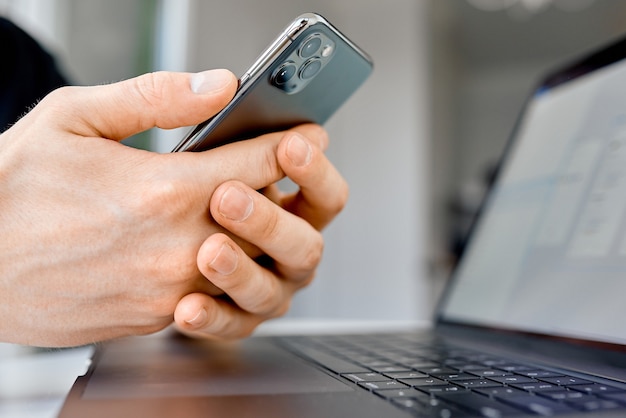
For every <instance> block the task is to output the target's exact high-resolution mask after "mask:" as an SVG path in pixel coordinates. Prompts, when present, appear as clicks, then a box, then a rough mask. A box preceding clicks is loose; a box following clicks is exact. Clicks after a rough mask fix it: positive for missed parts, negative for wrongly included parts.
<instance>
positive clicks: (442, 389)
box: [415, 384, 467, 395]
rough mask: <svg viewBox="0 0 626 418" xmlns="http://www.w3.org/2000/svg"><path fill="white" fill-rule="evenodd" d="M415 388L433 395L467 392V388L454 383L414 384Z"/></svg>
mask: <svg viewBox="0 0 626 418" xmlns="http://www.w3.org/2000/svg"><path fill="white" fill-rule="evenodd" d="M415 388H416V389H418V390H421V391H423V392H426V393H430V394H433V395H437V394H439V393H460V392H467V389H465V388H462V387H459V386H456V385H452V384H447V385H437V386H416V387H415Z"/></svg>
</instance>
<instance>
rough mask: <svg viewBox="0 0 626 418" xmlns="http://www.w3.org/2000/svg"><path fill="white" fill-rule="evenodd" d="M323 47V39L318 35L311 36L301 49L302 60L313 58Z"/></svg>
mask: <svg viewBox="0 0 626 418" xmlns="http://www.w3.org/2000/svg"><path fill="white" fill-rule="evenodd" d="M321 45H322V38H320V37H319V36H318V35H313V36H311V37H310V38H309V39H307V40H306V41H304V43H303V44H302V46H301V47H300V56H301V57H302V58H309V57H312V56H313V55H315V53H316V52H317V50H318V49H320V46H321Z"/></svg>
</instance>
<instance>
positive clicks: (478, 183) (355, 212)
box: [0, 0, 626, 321]
mask: <svg viewBox="0 0 626 418" xmlns="http://www.w3.org/2000/svg"><path fill="white" fill-rule="evenodd" d="M309 11H315V12H319V13H321V14H322V15H324V16H325V17H326V18H328V20H330V21H331V22H332V23H334V24H335V25H336V26H338V27H339V28H340V29H341V30H342V31H343V32H344V33H345V34H347V35H348V37H350V38H351V39H352V40H353V41H354V42H356V43H357V44H358V45H359V46H361V47H362V48H363V49H365V50H366V51H368V52H369V53H370V55H371V56H372V57H373V59H374V62H375V72H374V74H373V76H372V77H371V79H370V80H368V82H367V83H366V84H365V86H364V87H363V88H362V89H361V90H359V91H358V92H357V93H356V94H355V95H354V96H353V97H352V98H351V99H350V100H349V101H348V103H347V104H346V105H345V106H344V107H343V108H342V109H341V110H340V111H339V112H338V113H337V114H336V115H335V116H334V117H333V118H332V119H331V121H330V122H329V123H328V125H327V128H328V130H329V132H330V134H331V146H330V149H329V151H328V155H329V157H330V158H331V160H332V161H333V162H334V163H335V165H336V166H337V167H338V168H339V170H340V171H341V172H342V173H343V175H344V176H345V177H346V179H347V180H348V182H349V183H350V186H351V198H350V201H349V203H348V206H347V207H346V209H345V211H344V212H343V213H342V214H341V215H340V216H339V217H338V218H337V219H336V221H335V222H334V223H333V224H332V225H331V226H330V227H329V228H328V229H327V230H326V231H325V237H326V252H325V258H324V260H323V262H322V265H321V267H320V270H319V273H318V278H317V280H316V281H315V282H314V284H313V285H312V286H310V287H309V288H308V289H306V290H305V291H303V292H302V293H301V294H299V295H298V296H297V300H296V301H295V303H294V304H293V308H292V311H291V312H290V313H289V316H290V317H307V318H340V319H366V320H371V321H374V320H414V319H429V318H430V316H431V313H432V311H433V308H434V305H435V302H436V299H437V297H438V295H439V293H440V291H441V289H442V286H443V285H444V284H445V281H446V279H447V274H448V272H449V271H450V269H451V268H452V267H453V266H454V263H455V261H456V259H457V257H458V255H459V254H460V252H461V251H462V249H463V245H464V239H465V234H466V232H467V228H468V226H469V225H470V223H471V221H472V219H473V217H474V214H475V212H476V209H477V206H478V205H479V203H480V201H481V199H482V197H483V194H484V191H485V189H486V187H487V185H488V184H489V181H490V179H491V174H492V173H493V170H494V168H495V167H496V165H497V161H498V157H499V156H500V154H501V153H502V151H503V149H504V146H505V144H506V141H507V139H508V136H509V134H510V132H511V130H512V128H513V125H514V123H515V120H516V117H517V115H518V113H519V111H520V109H521V108H522V106H523V104H524V100H525V98H526V95H527V94H528V93H529V92H530V89H531V88H532V86H533V84H534V83H535V82H536V81H537V78H538V77H539V76H540V75H541V74H543V73H544V71H546V70H547V69H550V68H554V67H555V66H558V65H560V64H562V63H564V62H567V61H568V60H570V59H572V58H573V57H575V56H576V55H577V54H580V53H584V52H586V51H588V50H590V49H592V48H595V47H597V46H599V45H601V44H602V43H604V42H607V41H609V40H612V39H615V38H616V37H618V36H621V35H623V34H626V2H625V1H623V0H621V1H620V0H595V1H594V0H551V1H550V0H388V1H385V2H381V1H377V0H341V1H337V0H289V1H287V0H264V1H262V2H260V1H251V0H228V1H210V0H107V1H103V0H0V14H1V15H3V16H7V17H9V18H10V19H11V20H13V21H14V22H15V23H17V24H19V25H20V26H21V27H22V28H23V29H25V30H26V31H28V32H29V33H30V34H31V35H32V36H33V37H35V38H36V39H37V40H38V41H39V42H41V43H42V44H43V45H44V46H45V48H46V49H47V50H48V51H50V52H51V53H52V54H53V55H55V56H56V57H57V59H58V62H59V64H60V65H61V68H62V71H63V72H64V73H65V75H66V77H67V78H68V79H69V80H71V82H72V83H73V84H78V85H87V84H101V83H109V82H114V81H118V80H121V79H125V78H129V77H133V76H135V75H138V74H141V73H144V72H148V71H155V70H175V71H200V70H204V69H209V68H217V67H224V68H229V69H231V70H233V71H234V72H235V73H236V74H241V73H242V72H243V71H244V70H245V69H246V68H247V66H248V65H249V64H251V63H252V62H253V60H254V59H255V58H256V57H257V55H258V54H259V53H260V52H261V50H262V49H263V48H265V46H266V45H267V44H268V43H269V42H270V41H271V40H272V39H273V38H274V37H275V36H276V35H277V34H278V33H279V32H280V31H281V30H282V28H283V27H284V26H285V25H286V24H287V23H288V22H289V21H290V20H291V19H293V18H294V17H295V16H297V15H298V14H300V13H303V12H309ZM185 132H186V129H180V130H174V131H157V130H154V131H151V132H147V133H145V134H143V135H138V136H137V137H134V138H130V139H129V140H127V143H128V144H129V145H130V146H136V147H141V148H146V149H151V150H154V151H156V152H168V151H169V150H170V149H171V148H172V147H173V146H174V145H175V144H176V143H177V142H178V140H179V139H180V138H181V137H182V136H183V135H184V133H185Z"/></svg>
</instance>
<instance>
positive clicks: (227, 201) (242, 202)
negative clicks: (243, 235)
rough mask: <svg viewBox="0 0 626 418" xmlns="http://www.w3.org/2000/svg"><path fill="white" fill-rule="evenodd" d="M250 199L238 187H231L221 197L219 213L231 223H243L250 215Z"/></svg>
mask: <svg viewBox="0 0 626 418" xmlns="http://www.w3.org/2000/svg"><path fill="white" fill-rule="evenodd" d="M252 209H253V203H252V198H251V197H250V196H248V194H247V193H246V192H244V191H243V190H241V189H240V188H238V187H235V186H231V187H229V188H228V190H226V192H224V194H223V195H222V200H220V206H219V212H220V213H221V214H222V216H224V217H225V218H228V219H230V220H233V221H237V222H241V221H245V220H246V219H247V218H248V216H250V214H251V213H252Z"/></svg>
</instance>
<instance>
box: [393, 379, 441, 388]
mask: <svg viewBox="0 0 626 418" xmlns="http://www.w3.org/2000/svg"><path fill="white" fill-rule="evenodd" d="M400 381H401V382H402V383H404V384H405V385H409V386H413V387H422V386H439V385H447V383H446V382H444V381H443V380H439V379H435V378H434V377H423V378H419V379H400Z"/></svg>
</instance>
